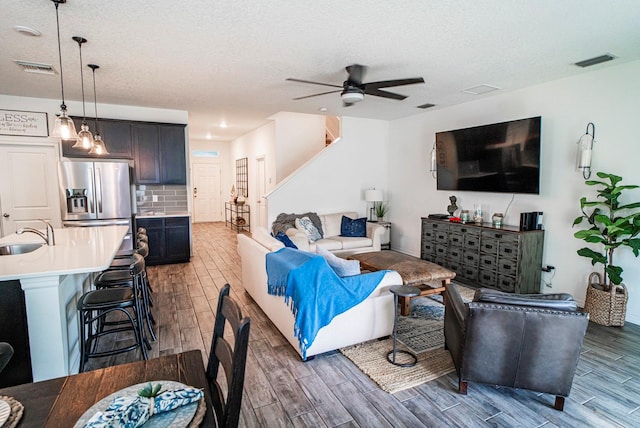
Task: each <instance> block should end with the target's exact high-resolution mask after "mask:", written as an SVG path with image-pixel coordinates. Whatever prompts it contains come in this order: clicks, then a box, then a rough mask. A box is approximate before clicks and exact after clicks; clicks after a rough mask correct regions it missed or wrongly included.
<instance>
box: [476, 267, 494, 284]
mask: <svg viewBox="0 0 640 428" xmlns="http://www.w3.org/2000/svg"><path fill="white" fill-rule="evenodd" d="M496 278H497V275H496V273H495V272H494V271H491V270H487V269H480V274H479V275H478V282H479V283H480V284H481V285H482V286H483V287H491V288H495V287H496Z"/></svg>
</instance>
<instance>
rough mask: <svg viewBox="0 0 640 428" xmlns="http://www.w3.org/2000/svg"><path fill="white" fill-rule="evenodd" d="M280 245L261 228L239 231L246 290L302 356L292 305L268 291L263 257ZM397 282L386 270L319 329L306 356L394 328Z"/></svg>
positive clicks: (383, 334)
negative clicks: (374, 284) (369, 290)
mask: <svg viewBox="0 0 640 428" xmlns="http://www.w3.org/2000/svg"><path fill="white" fill-rule="evenodd" d="M282 247H283V244H282V243H281V242H280V241H278V240H276V239H275V238H273V237H272V236H271V235H270V234H269V232H268V231H267V230H266V229H264V228H260V227H256V228H254V230H253V233H252V237H249V236H247V235H245V234H238V253H239V254H240V258H241V262H242V283H243V286H244V288H245V290H246V291H247V292H248V293H249V295H250V296H251V297H252V298H253V300H254V301H255V302H256V303H257V304H258V306H260V308H261V309H262V311H263V312H264V313H265V314H266V315H267V317H269V319H270V320H271V321H272V322H273V324H274V325H275V326H276V327H277V328H278V330H280V332H281V333H282V335H283V336H284V337H285V339H286V340H287V341H289V343H291V346H293V348H294V349H295V350H296V351H297V352H298V354H300V356H301V357H302V352H301V351H300V347H299V343H298V339H297V338H296V337H295V336H294V334H293V330H294V322H295V318H294V316H293V313H292V312H291V308H290V307H289V305H287V304H285V302H284V297H282V296H274V295H271V294H269V293H268V292H267V271H266V260H265V257H266V255H267V253H269V252H270V251H277V250H279V249H280V248H282ZM400 284H402V278H400V275H399V274H398V273H397V272H395V271H390V272H387V273H386V274H385V275H384V277H383V278H382V280H381V281H380V283H379V284H378V285H377V287H376V288H375V289H374V290H373V292H372V293H371V294H370V295H369V297H367V298H366V299H365V300H364V301H362V302H360V303H359V304H357V305H356V306H354V307H352V308H351V309H349V310H348V311H346V312H343V313H342V314H340V315H337V316H336V317H335V318H334V319H333V320H332V321H331V323H329V324H328V325H326V326H325V327H323V328H322V329H320V331H319V332H318V335H317V336H316V339H315V341H314V342H313V344H312V345H311V346H310V347H309V348H308V349H307V353H306V355H307V358H309V357H311V356H313V355H317V354H321V353H323V352H328V351H332V350H335V349H338V348H342V347H344V346H350V345H354V344H356V343H361V342H364V341H367V340H371V339H376V338H379V337H383V336H388V335H390V334H391V333H392V330H393V294H392V293H390V292H389V288H390V287H391V286H392V285H400Z"/></svg>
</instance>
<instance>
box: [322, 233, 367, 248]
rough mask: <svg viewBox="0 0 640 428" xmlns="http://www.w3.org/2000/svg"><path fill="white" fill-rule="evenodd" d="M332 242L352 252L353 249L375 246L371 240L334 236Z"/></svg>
mask: <svg viewBox="0 0 640 428" xmlns="http://www.w3.org/2000/svg"><path fill="white" fill-rule="evenodd" d="M331 240H332V241H337V242H340V248H341V249H343V250H350V249H353V248H364V247H371V246H373V240H372V239H371V238H367V237H366V236H365V237H364V238H351V237H348V236H334V237H333V238H331Z"/></svg>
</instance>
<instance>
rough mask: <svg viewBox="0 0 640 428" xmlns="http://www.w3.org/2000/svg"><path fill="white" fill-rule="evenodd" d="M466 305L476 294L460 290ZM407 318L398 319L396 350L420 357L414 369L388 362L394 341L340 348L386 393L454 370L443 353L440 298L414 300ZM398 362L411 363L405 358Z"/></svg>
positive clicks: (448, 356)
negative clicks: (406, 351) (408, 351)
mask: <svg viewBox="0 0 640 428" xmlns="http://www.w3.org/2000/svg"><path fill="white" fill-rule="evenodd" d="M460 288H461V291H462V293H461V294H462V297H463V299H464V300H465V301H471V299H472V298H473V293H474V291H475V290H473V289H470V288H466V287H462V286H461V287H460ZM410 308H411V311H410V315H409V316H408V317H403V316H398V344H397V349H404V350H410V351H412V352H413V353H414V354H416V356H417V357H418V363H417V364H416V365H415V366H413V367H399V366H396V365H393V364H391V363H389V362H388V361H387V353H388V352H389V351H391V350H392V349H393V338H392V337H391V338H388V339H384V340H371V341H368V342H364V343H360V344H357V345H353V346H349V347H346V348H341V349H340V352H341V353H342V354H343V355H344V356H346V357H347V358H349V359H350V360H351V361H353V363H354V364H355V365H356V366H357V367H358V368H359V369H360V370H361V371H362V372H363V373H364V374H366V375H367V376H369V377H370V378H371V379H372V380H373V381H374V382H375V383H376V384H377V385H378V386H379V387H380V388H381V389H382V390H383V391H386V392H389V393H391V394H393V393H395V392H398V391H402V390H404V389H408V388H413V387H414V386H417V385H420V384H422V383H425V382H429V381H430V380H433V379H437V378H439V377H440V376H443V375H446V374H447V373H451V372H452V371H454V370H455V368H454V366H453V361H452V360H451V354H450V353H449V351H447V350H445V349H444V322H443V320H444V306H443V305H442V297H441V296H429V297H417V298H413V299H411V305H410ZM396 361H399V362H401V363H402V362H408V361H409V358H408V357H406V356H404V355H403V354H396Z"/></svg>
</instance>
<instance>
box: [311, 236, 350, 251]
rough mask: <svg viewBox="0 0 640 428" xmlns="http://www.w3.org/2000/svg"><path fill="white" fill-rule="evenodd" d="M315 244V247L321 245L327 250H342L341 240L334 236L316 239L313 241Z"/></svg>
mask: <svg viewBox="0 0 640 428" xmlns="http://www.w3.org/2000/svg"><path fill="white" fill-rule="evenodd" d="M315 244H316V247H322V248H324V249H325V250H329V251H335V250H342V241H340V240H338V239H335V238H332V239H329V238H324V239H318V240H317V241H316V242H315ZM309 251H311V250H309Z"/></svg>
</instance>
